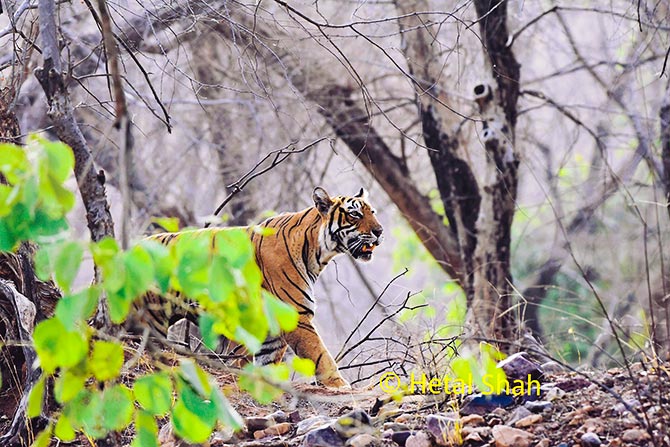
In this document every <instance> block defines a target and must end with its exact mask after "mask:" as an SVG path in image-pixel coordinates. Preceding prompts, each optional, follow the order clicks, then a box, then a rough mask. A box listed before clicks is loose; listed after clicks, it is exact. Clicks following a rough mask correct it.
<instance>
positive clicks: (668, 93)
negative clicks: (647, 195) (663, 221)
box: [660, 81, 670, 216]
mask: <svg viewBox="0 0 670 447" xmlns="http://www.w3.org/2000/svg"><path fill="white" fill-rule="evenodd" d="M660 118H661V157H662V159H663V174H664V175H663V185H664V187H665V205H666V208H667V210H668V215H669V216H670V81H668V83H667V85H666V88H665V95H664V96H663V103H662V104H661V111H660Z"/></svg>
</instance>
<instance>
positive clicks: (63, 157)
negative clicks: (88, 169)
mask: <svg viewBox="0 0 670 447" xmlns="http://www.w3.org/2000/svg"><path fill="white" fill-rule="evenodd" d="M40 143H41V144H42V146H43V148H44V151H45V153H46V156H47V157H46V158H47V159H46V162H47V164H48V166H49V174H50V175H51V176H52V177H53V179H54V180H55V181H57V182H59V183H63V182H64V181H65V180H67V179H68V177H69V176H70V174H71V173H72V169H73V168H74V154H73V153H72V149H70V148H69V147H68V146H67V145H66V144H64V143H61V142H60V141H48V140H41V141H40Z"/></svg>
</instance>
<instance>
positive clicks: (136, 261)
mask: <svg viewBox="0 0 670 447" xmlns="http://www.w3.org/2000/svg"><path fill="white" fill-rule="evenodd" d="M124 264H125V266H126V275H127V276H126V291H127V298H128V299H129V300H131V301H132V300H134V299H135V298H137V297H138V296H140V295H141V294H143V293H145V292H146V291H147V290H149V286H151V284H152V283H153V278H154V266H153V262H152V259H151V256H150V255H149V253H148V252H147V251H146V250H145V249H144V248H143V247H142V246H140V245H136V246H134V247H133V248H131V249H130V250H128V252H127V253H126V254H125V259H124ZM124 317H125V315H124Z"/></svg>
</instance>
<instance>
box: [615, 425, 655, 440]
mask: <svg viewBox="0 0 670 447" xmlns="http://www.w3.org/2000/svg"><path fill="white" fill-rule="evenodd" d="M649 439H651V438H650V437H649V433H647V432H646V431H644V430H642V429H639V428H631V429H629V430H626V431H625V432H623V435H621V440H622V441H623V442H640V441H648V440H649Z"/></svg>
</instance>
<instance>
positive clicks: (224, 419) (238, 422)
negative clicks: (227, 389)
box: [211, 386, 244, 431]
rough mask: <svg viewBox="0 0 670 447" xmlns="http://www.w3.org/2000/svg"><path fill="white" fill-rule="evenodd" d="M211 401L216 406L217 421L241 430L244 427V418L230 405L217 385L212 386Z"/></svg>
mask: <svg viewBox="0 0 670 447" xmlns="http://www.w3.org/2000/svg"><path fill="white" fill-rule="evenodd" d="M211 401H212V402H213V403H214V406H215V407H216V415H217V418H218V419H219V421H221V423H222V424H223V425H225V426H226V427H229V428H232V429H233V430H235V431H237V430H241V429H242V428H243V427H244V420H243V419H242V417H241V416H240V415H239V413H238V412H237V411H235V409H234V408H233V407H232V406H231V405H230V402H228V399H226V396H224V395H223V392H222V391H221V389H220V388H219V387H216V386H215V387H213V388H212V395H211Z"/></svg>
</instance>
